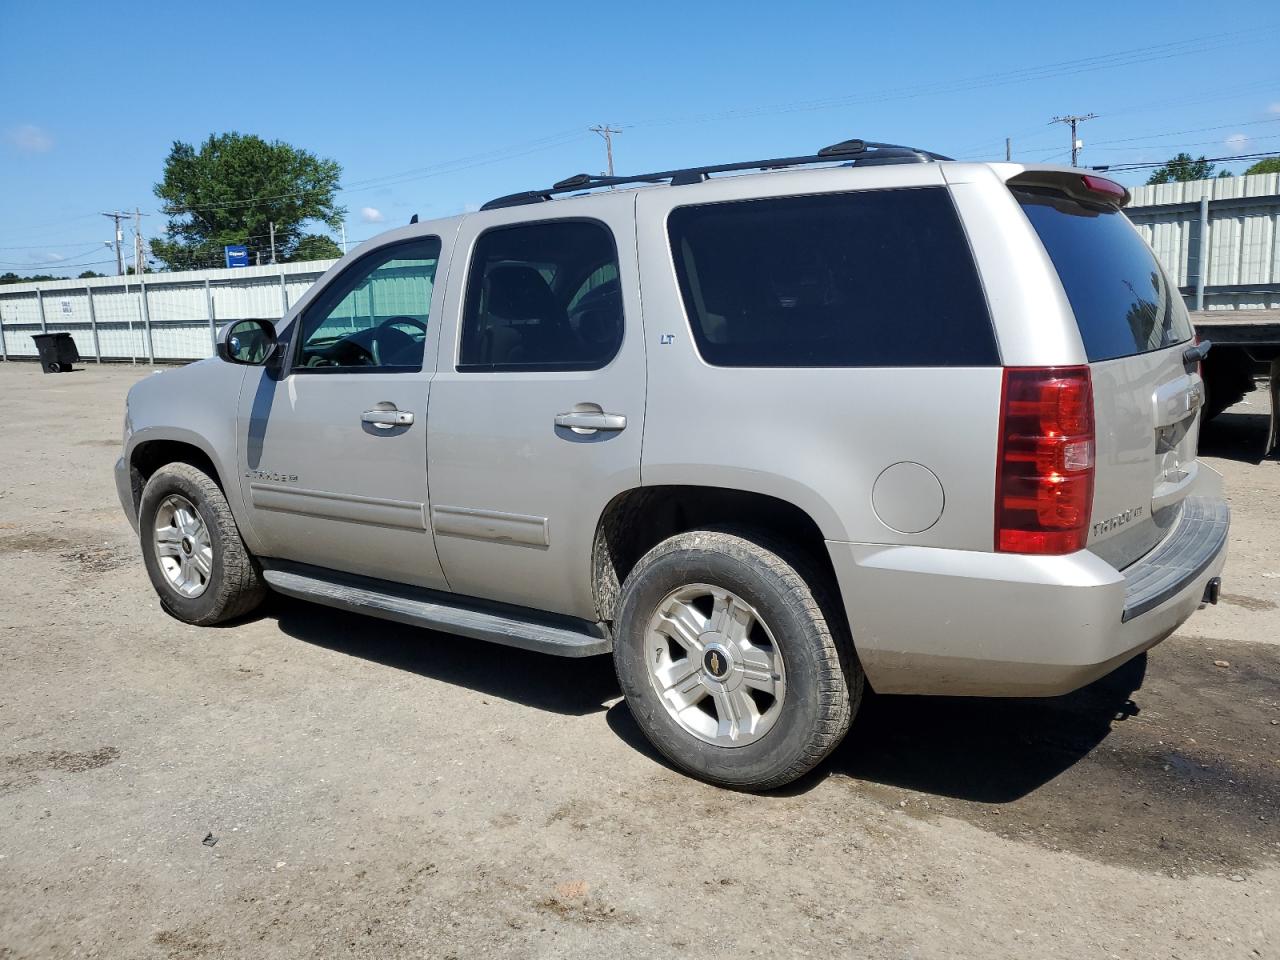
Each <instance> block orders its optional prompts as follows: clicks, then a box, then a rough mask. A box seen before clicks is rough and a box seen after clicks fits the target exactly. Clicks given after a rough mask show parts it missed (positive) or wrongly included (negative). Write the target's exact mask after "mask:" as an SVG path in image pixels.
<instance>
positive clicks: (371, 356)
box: [294, 237, 440, 371]
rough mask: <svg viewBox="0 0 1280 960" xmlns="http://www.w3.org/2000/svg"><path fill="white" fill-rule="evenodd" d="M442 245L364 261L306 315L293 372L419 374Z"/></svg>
mask: <svg viewBox="0 0 1280 960" xmlns="http://www.w3.org/2000/svg"><path fill="white" fill-rule="evenodd" d="M439 258H440V241H439V240H437V239H436V238H434V237H429V238H426V239H422V240H413V241H410V242H408V243H399V244H395V245H393V246H390V247H385V248H383V249H381V250H377V251H374V252H373V253H371V254H369V255H368V256H367V257H364V258H362V259H360V260H357V261H356V262H355V263H353V264H352V265H351V266H350V267H348V268H347V270H346V272H344V273H343V274H342V275H340V276H339V277H337V278H336V279H335V280H334V281H333V282H332V283H331V284H330V285H329V287H328V288H327V289H326V290H325V291H324V292H323V293H322V294H320V296H319V298H318V299H317V300H316V302H315V303H314V304H312V305H311V306H310V307H309V308H307V312H306V314H305V315H304V316H303V319H302V336H301V337H300V343H299V347H298V356H297V359H296V361H295V366H294V369H301V370H333V369H338V370H352V369H356V370H364V369H380V370H383V371H388V370H420V369H422V351H423V347H424V345H425V342H426V338H427V317H428V315H429V314H430V313H431V292H432V287H433V286H434V284H435V277H436V265H437V263H438V262H439Z"/></svg>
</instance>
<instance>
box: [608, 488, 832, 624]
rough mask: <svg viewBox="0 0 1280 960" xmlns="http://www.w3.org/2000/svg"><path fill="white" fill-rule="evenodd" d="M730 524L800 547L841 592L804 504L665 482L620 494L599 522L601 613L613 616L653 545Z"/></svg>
mask: <svg viewBox="0 0 1280 960" xmlns="http://www.w3.org/2000/svg"><path fill="white" fill-rule="evenodd" d="M729 525H732V526H738V527H741V528H743V529H744V530H754V531H758V532H759V533H761V534H762V535H765V536H767V537H768V538H769V539H771V540H774V541H778V542H782V543H785V544H787V545H788V546H789V547H791V548H792V549H794V550H797V551H799V552H800V553H802V554H803V555H804V556H805V557H806V558H807V559H808V560H809V562H810V563H811V564H813V565H814V566H815V567H817V568H818V570H819V571H820V572H821V573H822V574H824V575H826V576H827V577H829V579H830V585H831V589H832V590H834V591H835V592H836V594H837V597H838V595H839V583H838V581H837V579H836V576H835V570H834V568H833V567H832V564H831V557H830V554H829V553H828V551H827V548H826V538H825V537H824V536H823V533H822V528H821V527H820V526H819V524H818V523H817V521H816V520H815V519H814V518H813V517H812V516H810V514H809V513H808V512H807V511H805V510H804V509H802V508H801V507H799V506H797V505H796V504H794V503H792V502H790V501H788V500H784V499H782V498H780V497H774V496H771V495H769V494H765V493H759V492H756V491H752V490H743V489H739V488H733V487H718V486H703V485H698V484H664V485H659V486H646V487H634V488H632V489H629V490H624V491H623V492H621V493H619V494H617V495H616V496H615V497H614V498H613V499H612V500H610V501H609V503H608V504H607V505H606V507H605V509H604V511H603V512H602V514H601V515H600V518H599V519H598V521H597V523H596V531H595V538H594V541H593V543H592V550H591V569H592V583H593V589H594V594H595V601H596V610H597V613H598V615H599V617H600V619H601V620H604V621H611V620H612V619H613V618H614V615H615V613H616V611H617V603H618V594H619V591H620V590H621V586H622V583H623V581H624V580H626V578H627V574H628V573H630V572H631V569H632V568H633V567H634V566H635V565H636V562H637V561H639V559H640V558H641V557H642V556H644V554H645V553H647V552H648V551H649V550H651V549H652V548H653V547H654V546H656V545H657V544H659V543H661V542H662V541H663V540H666V539H667V538H668V537H672V536H675V535H676V534H678V533H684V532H686V531H688V530H697V529H702V528H705V527H711V526H718V527H724V526H729Z"/></svg>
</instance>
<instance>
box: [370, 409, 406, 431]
mask: <svg viewBox="0 0 1280 960" xmlns="http://www.w3.org/2000/svg"><path fill="white" fill-rule="evenodd" d="M360 420H361V422H363V423H371V424H373V425H374V426H375V427H377V428H378V429H379V430H390V429H391V428H392V427H407V426H409V424H411V423H413V414H412V413H410V412H409V411H408V410H366V411H365V412H364V413H362V414H360Z"/></svg>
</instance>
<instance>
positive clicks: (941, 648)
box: [827, 497, 1229, 697]
mask: <svg viewBox="0 0 1280 960" xmlns="http://www.w3.org/2000/svg"><path fill="white" fill-rule="evenodd" d="M1228 523H1229V511H1228V508H1227V505H1226V502H1225V501H1223V500H1221V499H1219V498H1217V497H1189V498H1187V500H1186V501H1184V504H1183V513H1182V517H1181V519H1180V520H1179V522H1178V524H1177V525H1176V526H1175V527H1174V529H1173V531H1172V532H1171V533H1170V535H1169V536H1168V537H1166V538H1165V540H1164V541H1163V542H1162V543H1161V544H1160V545H1159V546H1157V547H1156V548H1155V549H1154V550H1153V551H1152V552H1151V553H1150V554H1148V555H1147V556H1146V557H1144V558H1142V559H1141V560H1140V561H1138V562H1137V563H1135V564H1133V565H1132V566H1131V567H1129V568H1127V569H1125V570H1124V571H1118V570H1116V569H1115V568H1114V567H1112V566H1111V565H1110V564H1108V563H1107V562H1106V561H1104V560H1102V559H1101V558H1099V557H1097V556H1095V555H1094V554H1092V553H1090V552H1089V551H1087V550H1082V551H1080V552H1078V553H1074V554H1070V555H1067V556H1061V557H1034V556H1025V555H1019V554H1002V553H979V552H975V551H967V550H944V549H938V548H932V547H912V546H878V545H873V544H857V543H839V542H834V541H828V542H827V547H828V550H829V551H830V554H831V560H832V563H833V564H834V566H835V570H836V575H837V577H838V579H839V581H840V588H841V593H842V595H843V597H844V602H845V606H846V609H847V612H848V617H849V623H850V625H851V627H852V630H853V638H854V645H855V647H856V648H857V651H858V657H859V659H860V660H861V662H862V666H863V669H865V670H866V673H867V679H868V680H869V681H870V683H871V686H872V687H873V688H874V689H875V690H877V691H879V692H880V693H918V694H944V695H953V696H996V697H1000V696H1005V697H1020V696H1054V695H1057V694H1063V693H1069V692H1071V691H1072V690H1075V689H1077V688H1079V687H1082V686H1084V685H1085V684H1087V683H1089V682H1091V681H1093V680H1096V679H1097V678H1098V677H1101V676H1104V675H1105V674H1107V673H1109V672H1110V671H1111V670H1113V669H1115V668H1116V667H1118V666H1119V665H1120V664H1122V663H1124V662H1125V661H1127V660H1129V659H1131V658H1132V657H1134V656H1135V655H1137V654H1139V653H1141V652H1142V651H1144V650H1146V649H1148V648H1149V647H1152V646H1154V645H1155V644H1157V643H1159V642H1160V641H1161V640H1163V639H1164V638H1165V637H1167V636H1168V635H1169V634H1170V633H1172V632H1173V631H1174V630H1175V629H1177V627H1178V626H1179V625H1180V624H1181V623H1182V622H1183V621H1185V620H1186V619H1187V618H1188V617H1189V616H1191V614H1192V613H1194V612H1195V610H1196V609H1197V608H1198V607H1199V605H1200V602H1201V599H1202V598H1203V597H1204V594H1205V588H1206V586H1207V584H1208V582H1209V580H1210V579H1211V578H1213V577H1216V576H1218V575H1219V574H1220V573H1221V572H1222V567H1223V564H1224V563H1225V562H1226V540H1227V527H1228Z"/></svg>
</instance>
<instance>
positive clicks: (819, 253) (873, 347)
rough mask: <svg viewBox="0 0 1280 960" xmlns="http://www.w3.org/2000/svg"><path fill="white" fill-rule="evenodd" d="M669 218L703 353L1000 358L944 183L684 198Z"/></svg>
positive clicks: (755, 360)
mask: <svg viewBox="0 0 1280 960" xmlns="http://www.w3.org/2000/svg"><path fill="white" fill-rule="evenodd" d="M667 230H668V236H669V238H670V241H671V252H672V255H673V257H674V260H675V266H676V274H677V277H678V279H679V282H680V292H681V295H682V296H683V298H684V305H685V311H686V312H687V314H688V316H689V322H690V326H691V328H692V330H693V337H694V340H695V341H696V343H697V345H698V350H699V352H700V353H701V354H702V357H703V359H704V360H706V361H707V362H708V363H711V364H715V365H717V366H741V367H871V366H891V367H919V366H995V365H997V364H998V363H999V357H998V354H997V352H996V344H995V336H994V334H993V332H992V329H991V318H990V316H989V314H988V312H987V304H986V300H985V298H984V296H983V293H982V288H981V286H980V284H979V282H978V276H977V272H976V271H975V269H974V265H973V256H972V254H971V253H970V251H969V245H968V242H967V241H966V239H965V236H964V232H963V230H962V229H961V226H960V221H959V218H958V217H957V216H956V211H955V207H954V206H953V205H952V203H951V197H950V195H949V194H948V193H947V191H946V189H945V188H943V187H926V188H916V189H907V190H874V191H864V192H859V193H843V194H823V195H819V196H805V197H774V198H769V199H764V200H744V201H734V202H731V203H717V204H705V205H699V206H688V207H679V208H677V209H675V210H673V211H672V212H671V215H670V217H669V219H668V221H667Z"/></svg>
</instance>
